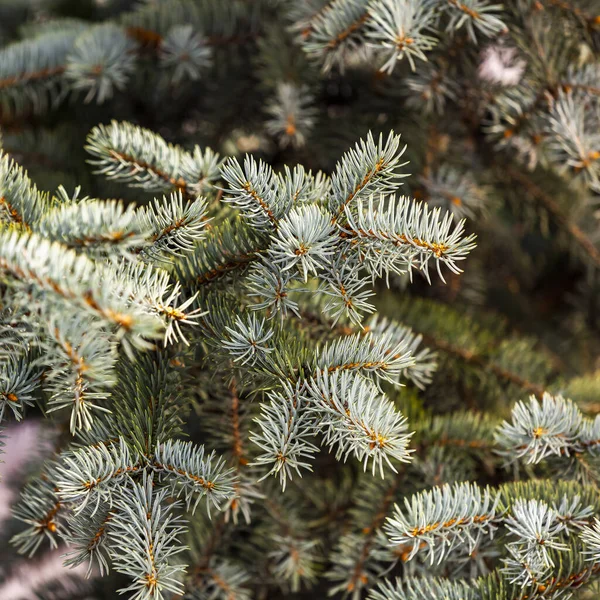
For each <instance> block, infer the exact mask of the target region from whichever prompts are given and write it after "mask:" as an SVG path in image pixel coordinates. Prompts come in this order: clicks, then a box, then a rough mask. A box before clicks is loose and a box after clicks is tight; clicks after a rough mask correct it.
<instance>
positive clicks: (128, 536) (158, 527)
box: [107, 473, 185, 600]
mask: <svg viewBox="0 0 600 600" xmlns="http://www.w3.org/2000/svg"><path fill="white" fill-rule="evenodd" d="M153 483H154V482H153V478H152V476H150V475H148V474H147V473H144V476H143V479H142V481H141V482H139V483H137V482H136V483H134V482H130V489H129V490H128V492H129V493H127V494H123V495H121V496H120V497H119V499H118V500H117V501H116V502H115V507H114V513H112V514H113V515H114V516H112V518H111V520H110V523H109V525H108V531H107V535H108V537H109V538H110V541H111V546H110V550H109V552H110V555H111V559H112V562H113V565H114V567H115V570H116V571H118V572H120V573H124V574H126V575H127V576H128V577H129V578H131V579H132V582H131V583H130V585H128V586H127V587H125V588H123V589H122V590H120V592H121V593H126V592H132V595H130V596H129V597H130V598H131V599H132V600H146V599H147V598H165V595H164V594H166V592H170V593H173V594H181V593H182V592H183V586H182V584H181V574H182V573H183V572H185V565H183V564H181V563H177V562H174V560H173V558H174V557H175V556H176V555H178V554H180V553H181V552H183V550H185V547H184V546H182V545H181V543H180V540H179V539H178V538H179V536H180V535H181V534H182V533H183V532H184V530H185V527H184V522H183V520H182V518H181V517H180V516H178V515H177V514H176V510H177V503H172V504H167V503H166V499H167V491H166V490H164V489H158V490H157V489H156V488H155V487H154V485H153ZM123 548H127V549H128V551H127V552H123Z"/></svg>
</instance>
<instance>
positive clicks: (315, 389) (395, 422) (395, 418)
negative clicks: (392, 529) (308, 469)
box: [307, 371, 412, 477]
mask: <svg viewBox="0 0 600 600" xmlns="http://www.w3.org/2000/svg"><path fill="white" fill-rule="evenodd" d="M307 396H308V398H309V403H310V405H309V407H310V408H309V409H310V412H311V413H313V414H314V418H315V422H316V430H317V432H319V433H321V434H322V435H323V443H324V444H326V445H328V446H329V447H330V448H331V449H332V450H333V449H335V451H336V458H337V459H338V460H341V459H344V460H346V459H347V458H348V456H350V455H354V457H355V458H356V459H357V460H358V461H360V462H362V463H363V465H364V468H365V469H366V468H367V466H368V465H369V463H371V469H372V471H373V473H375V472H376V471H379V473H380V475H381V476H382V477H383V473H384V465H385V466H386V467H388V468H390V469H391V470H392V471H395V470H396V466H395V465H394V463H393V462H392V459H393V460H394V461H398V462H408V461H409V460H410V450H409V449H408V444H409V441H410V438H411V435H412V434H411V433H409V432H408V425H407V421H406V418H405V417H404V416H403V415H402V414H401V413H399V412H397V411H396V410H395V408H394V405H393V404H392V402H391V401H390V400H389V398H387V397H386V396H385V394H382V393H381V392H380V390H379V389H378V388H377V386H376V385H375V384H374V383H372V382H371V381H370V380H368V379H365V378H363V377H361V376H360V375H356V374H354V373H350V372H348V371H341V372H340V371H334V372H333V373H331V374H330V373H329V372H328V371H325V372H323V373H317V375H316V377H315V378H314V379H312V380H311V381H310V382H309V384H308V386H307Z"/></svg>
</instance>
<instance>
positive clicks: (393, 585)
mask: <svg viewBox="0 0 600 600" xmlns="http://www.w3.org/2000/svg"><path fill="white" fill-rule="evenodd" d="M437 598H444V600H478V598H479V595H478V593H477V590H476V589H475V587H474V586H470V585H469V584H468V583H466V582H464V581H461V580H457V581H452V580H451V579H445V578H441V577H440V578H436V577H434V578H430V577H407V578H403V579H400V578H397V579H396V580H395V581H392V580H389V579H388V580H387V581H384V582H383V583H381V584H379V585H378V586H377V588H376V589H374V590H373V591H372V592H371V593H370V594H369V600H435V599H437Z"/></svg>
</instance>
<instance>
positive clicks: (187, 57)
mask: <svg viewBox="0 0 600 600" xmlns="http://www.w3.org/2000/svg"><path fill="white" fill-rule="evenodd" d="M212 55H213V53H212V49H211V48H210V46H208V44H207V40H206V38H204V37H203V36H202V35H200V34H198V33H197V32H195V31H194V28H193V26H192V25H189V24H185V25H176V26H174V27H172V28H171V29H170V30H169V32H168V34H167V35H166V36H165V38H164V40H163V42H162V44H161V46H160V50H159V64H160V66H161V67H162V68H164V69H165V70H166V71H167V73H169V72H170V73H171V75H170V80H171V83H172V84H173V85H178V84H180V83H182V82H185V81H196V80H198V79H200V78H201V77H202V74H203V72H204V71H206V70H207V69H208V68H209V67H210V66H212Z"/></svg>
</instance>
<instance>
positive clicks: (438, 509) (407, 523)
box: [384, 483, 499, 565]
mask: <svg viewBox="0 0 600 600" xmlns="http://www.w3.org/2000/svg"><path fill="white" fill-rule="evenodd" d="M497 505H498V497H497V494H494V493H493V491H492V490H491V489H490V488H480V487H479V486H477V485H474V484H470V483H460V484H455V485H454V486H450V485H444V486H442V487H435V488H433V489H432V490H430V491H427V492H423V493H420V494H416V495H415V496H413V497H412V498H411V500H410V501H409V500H408V499H405V500H404V507H403V508H400V507H399V506H398V505H396V506H395V509H394V514H393V516H392V517H390V518H389V519H388V520H387V522H386V524H385V526H384V531H385V532H386V534H387V536H388V538H389V540H390V543H391V544H393V545H398V546H402V547H406V549H407V550H408V551H409V555H408V557H409V560H410V559H411V558H414V557H415V556H416V555H417V554H418V553H419V552H423V553H424V554H425V555H426V557H427V561H428V562H429V563H430V564H432V565H433V564H439V563H441V562H442V561H443V560H445V559H446V558H447V557H448V556H450V555H451V553H452V551H453V549H454V548H456V547H457V546H458V545H461V544H467V547H468V548H469V549H470V551H473V550H474V549H475V548H476V547H477V546H478V544H479V543H480V542H481V541H482V540H483V539H484V538H492V537H493V535H494V532H495V531H496V529H497V520H498V517H499V515H498V511H497Z"/></svg>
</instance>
